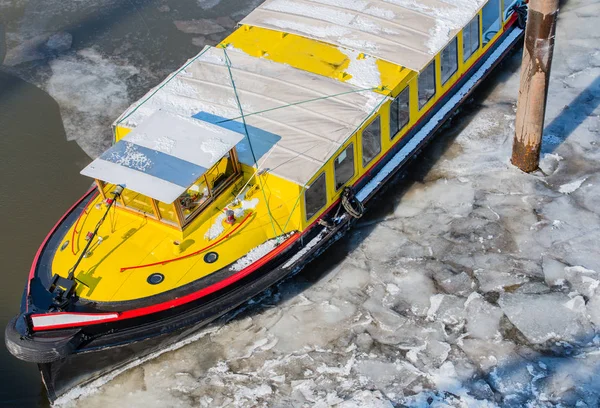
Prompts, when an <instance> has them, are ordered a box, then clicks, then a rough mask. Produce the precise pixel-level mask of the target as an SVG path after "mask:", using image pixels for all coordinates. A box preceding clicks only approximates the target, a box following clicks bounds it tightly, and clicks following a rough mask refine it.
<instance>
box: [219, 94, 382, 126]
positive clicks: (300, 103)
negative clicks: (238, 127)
mask: <svg viewBox="0 0 600 408" xmlns="http://www.w3.org/2000/svg"><path fill="white" fill-rule="evenodd" d="M377 89H379V88H378V87H371V88H361V89H355V90H353V91H346V92H341V93H338V94H333V95H326V96H321V97H319V98H313V99H307V100H305V101H300V102H294V103H289V104H287V105H281V106H276V107H274V108H270V109H265V110H261V111H257V112H252V113H246V114H245V115H243V116H238V117H235V118H231V119H224V120H221V121H219V122H217V123H216V124H220V123H226V122H231V121H232V120H238V119H242V117H248V116H253V115H259V114H261V113H266V112H272V111H274V110H278V109H283V108H288V107H290V106H297V105H302V104H305V103H309V102H316V101H322V100H325V99H329V98H335V97H338V96H342V95H348V94H353V93H358V92H365V91H375V90H377ZM381 89H382V90H386V89H387V87H385V86H384V87H382V88H381Z"/></svg>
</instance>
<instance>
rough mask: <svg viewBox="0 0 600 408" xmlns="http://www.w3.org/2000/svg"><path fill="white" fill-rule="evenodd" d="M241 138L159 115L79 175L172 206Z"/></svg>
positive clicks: (209, 126)
mask: <svg viewBox="0 0 600 408" xmlns="http://www.w3.org/2000/svg"><path fill="white" fill-rule="evenodd" d="M242 138H243V136H242V135H240V134H239V133H236V132H233V131H231V130H228V129H225V128H222V127H219V126H215V125H213V124H210V123H207V122H204V121H202V120H200V119H194V118H184V117H181V116H177V115H173V114H170V113H166V112H161V111H158V112H155V113H154V114H152V115H151V116H150V117H148V118H147V119H146V120H144V122H143V123H142V124H141V125H140V126H138V127H137V128H136V129H134V130H133V131H132V132H131V133H129V134H128V135H127V136H125V137H124V138H123V139H121V140H120V141H119V142H118V143H116V144H115V145H113V146H112V147H111V148H110V149H108V150H107V151H106V152H104V154H102V156H100V157H99V158H97V159H96V160H94V161H93V162H92V163H91V164H90V165H89V166H87V167H86V168H85V169H83V170H82V171H81V174H83V175H85V176H89V177H92V178H95V179H99V180H102V181H106V182H109V183H112V184H120V185H123V186H125V187H126V188H128V189H131V190H133V191H136V192H138V193H142V194H144V195H147V196H149V197H151V198H154V199H156V200H159V201H162V202H164V203H167V204H171V203H172V202H173V201H175V200H176V199H177V197H179V196H180V195H181V194H183V193H184V192H185V191H186V190H187V189H188V188H189V187H190V186H191V185H192V184H193V183H194V182H195V181H196V180H198V178H200V176H202V175H203V174H204V173H205V172H206V171H207V170H208V169H210V168H211V167H212V166H214V165H215V164H216V163H217V162H218V161H219V160H220V159H221V158H222V157H223V156H224V155H225V154H226V153H227V152H228V151H230V150H231V149H233V147H234V146H235V145H236V144H237V143H239V142H240V140H242Z"/></svg>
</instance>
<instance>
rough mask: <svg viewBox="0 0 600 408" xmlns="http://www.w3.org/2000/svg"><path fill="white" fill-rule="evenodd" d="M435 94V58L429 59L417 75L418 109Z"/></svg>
mask: <svg viewBox="0 0 600 408" xmlns="http://www.w3.org/2000/svg"><path fill="white" fill-rule="evenodd" d="M434 95H435V60H434V61H431V62H430V63H429V65H427V67H425V69H424V70H423V72H421V74H420V75H419V109H423V107H424V106H425V105H427V102H429V101H430V100H431V98H433V96H434Z"/></svg>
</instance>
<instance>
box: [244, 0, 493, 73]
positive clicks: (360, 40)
mask: <svg viewBox="0 0 600 408" xmlns="http://www.w3.org/2000/svg"><path fill="white" fill-rule="evenodd" d="M485 2H486V0H451V1H450V0H344V1H341V0H266V1H265V2H264V3H263V4H262V5H261V6H259V7H258V8H257V9H256V10H254V11H253V12H252V13H250V14H249V15H248V16H247V17H246V18H245V19H244V20H242V24H247V25H251V26H258V27H263V28H268V29H272V30H277V31H284V32H287V33H292V34H298V35H301V36H304V37H309V38H313V39H316V40H320V41H324V42H327V43H330V44H333V45H337V46H340V47H344V48H350V49H353V50H356V51H360V52H363V53H365V54H367V55H371V56H373V57H377V58H379V59H382V60H386V61H389V62H392V63H394V64H396V65H400V66H403V67H406V68H409V69H412V70H414V71H417V72H420V71H422V70H423V68H425V67H426V66H427V64H428V63H429V62H430V61H431V60H432V59H433V57H434V56H435V55H436V54H437V53H439V52H440V51H441V50H442V49H443V48H444V47H445V46H446V44H448V42H450V40H451V39H452V38H453V37H454V36H455V35H456V33H458V31H460V30H461V29H462V28H463V27H464V26H465V25H467V23H468V22H469V21H470V20H471V19H472V18H473V17H474V16H475V14H477V13H478V11H479V9H481V7H483V5H484V4H485Z"/></svg>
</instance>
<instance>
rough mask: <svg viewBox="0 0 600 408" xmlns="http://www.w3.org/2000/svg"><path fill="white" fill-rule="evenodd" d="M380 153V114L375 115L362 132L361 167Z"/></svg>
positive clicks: (365, 165)
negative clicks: (375, 117)
mask: <svg viewBox="0 0 600 408" xmlns="http://www.w3.org/2000/svg"><path fill="white" fill-rule="evenodd" d="M379 153H381V116H377V119H375V120H374V121H373V122H371V124H370V125H369V126H367V127H366V128H365V130H364V131H363V134H362V156H363V167H367V164H369V163H371V161H372V160H373V159H374V158H375V157H377V155H378V154H379Z"/></svg>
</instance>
